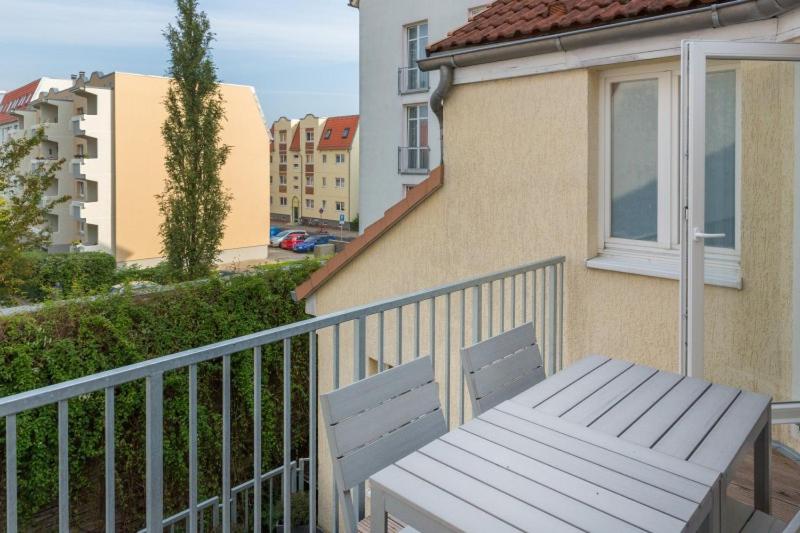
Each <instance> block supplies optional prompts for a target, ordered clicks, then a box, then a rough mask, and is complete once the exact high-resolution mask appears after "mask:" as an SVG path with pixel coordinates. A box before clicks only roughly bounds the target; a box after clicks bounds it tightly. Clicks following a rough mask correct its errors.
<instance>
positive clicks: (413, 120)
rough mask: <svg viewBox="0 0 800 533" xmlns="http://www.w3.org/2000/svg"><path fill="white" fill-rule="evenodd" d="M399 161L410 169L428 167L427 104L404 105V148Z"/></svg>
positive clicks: (420, 169)
mask: <svg viewBox="0 0 800 533" xmlns="http://www.w3.org/2000/svg"><path fill="white" fill-rule="evenodd" d="M405 151H406V153H405V157H403V161H401V163H404V164H405V168H406V169H407V170H410V171H412V172H413V171H425V170H427V169H428V106H427V105H426V104H419V105H410V106H407V107H406V149H405Z"/></svg>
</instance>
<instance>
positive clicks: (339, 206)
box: [336, 201, 345, 211]
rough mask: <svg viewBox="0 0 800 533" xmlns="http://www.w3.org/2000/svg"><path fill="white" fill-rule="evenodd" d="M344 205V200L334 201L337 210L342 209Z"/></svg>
mask: <svg viewBox="0 0 800 533" xmlns="http://www.w3.org/2000/svg"><path fill="white" fill-rule="evenodd" d="M344 208H345V205H344V202H340V201H337V202H336V210H337V211H344Z"/></svg>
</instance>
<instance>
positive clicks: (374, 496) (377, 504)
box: [369, 487, 386, 533]
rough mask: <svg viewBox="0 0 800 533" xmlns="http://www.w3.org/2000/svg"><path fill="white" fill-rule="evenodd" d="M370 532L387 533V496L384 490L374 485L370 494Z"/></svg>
mask: <svg viewBox="0 0 800 533" xmlns="http://www.w3.org/2000/svg"><path fill="white" fill-rule="evenodd" d="M369 523H370V533H386V498H384V496H383V491H381V490H380V489H377V490H376V487H372V493H371V495H370V522H369Z"/></svg>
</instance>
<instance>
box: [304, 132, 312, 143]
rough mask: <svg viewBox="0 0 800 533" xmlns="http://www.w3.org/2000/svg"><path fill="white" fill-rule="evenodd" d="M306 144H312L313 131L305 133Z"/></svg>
mask: <svg viewBox="0 0 800 533" xmlns="http://www.w3.org/2000/svg"><path fill="white" fill-rule="evenodd" d="M306 142H307V143H313V142H314V132H313V131H307V132H306Z"/></svg>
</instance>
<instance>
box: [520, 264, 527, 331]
mask: <svg viewBox="0 0 800 533" xmlns="http://www.w3.org/2000/svg"><path fill="white" fill-rule="evenodd" d="M520 296H521V297H522V298H521V300H522V323H523V324H524V323H525V321H526V320H527V319H528V273H527V272H523V273H522V294H521V295H520Z"/></svg>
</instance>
